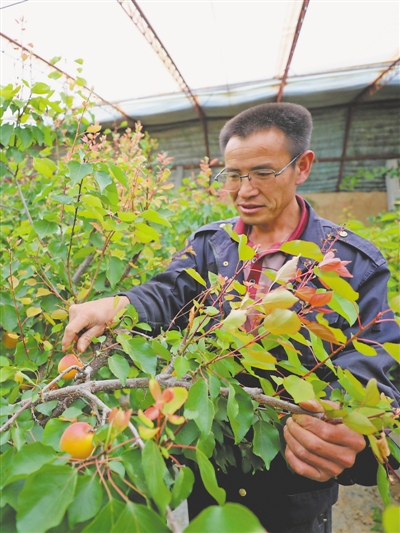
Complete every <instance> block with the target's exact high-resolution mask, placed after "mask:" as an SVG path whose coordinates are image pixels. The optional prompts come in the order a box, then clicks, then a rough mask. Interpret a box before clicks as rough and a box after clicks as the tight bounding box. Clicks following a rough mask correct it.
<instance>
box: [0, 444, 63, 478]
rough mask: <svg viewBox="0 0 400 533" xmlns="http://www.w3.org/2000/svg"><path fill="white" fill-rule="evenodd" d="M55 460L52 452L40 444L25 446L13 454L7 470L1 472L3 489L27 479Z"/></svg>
mask: <svg viewBox="0 0 400 533" xmlns="http://www.w3.org/2000/svg"><path fill="white" fill-rule="evenodd" d="M55 458H56V455H55V453H54V450H53V449H52V448H50V447H49V446H45V445H44V444H42V443H41V442H33V443H31V444H26V445H25V446H23V447H22V448H21V449H20V451H19V452H17V453H16V454H15V456H14V457H13V460H12V461H11V462H10V465H9V467H8V469H7V470H2V480H3V487H6V486H7V485H9V484H10V483H12V482H14V481H16V480H18V479H24V478H26V477H28V476H29V475H30V474H32V473H33V472H36V471H37V470H39V468H41V467H42V466H43V465H44V464H46V463H50V462H51V461H53V460H54V459H55ZM4 466H5V465H4Z"/></svg>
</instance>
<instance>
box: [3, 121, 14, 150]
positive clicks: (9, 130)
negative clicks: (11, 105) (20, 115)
mask: <svg viewBox="0 0 400 533" xmlns="http://www.w3.org/2000/svg"><path fill="white" fill-rule="evenodd" d="M13 133H14V126H13V124H2V125H1V128H0V142H1V144H2V145H3V146H7V145H8V143H9V142H10V138H11V136H12V134H13Z"/></svg>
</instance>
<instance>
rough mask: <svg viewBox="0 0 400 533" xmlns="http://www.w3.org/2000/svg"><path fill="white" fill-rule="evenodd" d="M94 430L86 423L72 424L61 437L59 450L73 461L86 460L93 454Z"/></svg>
mask: <svg viewBox="0 0 400 533" xmlns="http://www.w3.org/2000/svg"><path fill="white" fill-rule="evenodd" d="M93 435H94V429H93V428H92V426H91V425H90V424H88V423H87V422H74V423H73V424H71V425H70V426H68V427H67V429H66V430H65V431H64V433H63V434H62V436H61V440H60V448H61V450H62V451H63V452H66V453H69V455H71V456H72V457H73V458H74V459H87V458H88V457H90V456H91V455H92V453H93V450H94V449H95V446H93Z"/></svg>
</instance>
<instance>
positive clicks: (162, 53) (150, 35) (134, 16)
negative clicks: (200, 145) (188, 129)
mask: <svg viewBox="0 0 400 533" xmlns="http://www.w3.org/2000/svg"><path fill="white" fill-rule="evenodd" d="M117 2H118V3H119V5H120V6H121V7H122V9H123V10H124V11H125V13H126V14H127V15H128V17H129V18H130V19H131V20H132V22H133V23H134V24H135V26H136V27H137V28H138V30H139V31H140V33H141V34H142V35H143V36H144V37H145V39H146V40H147V42H148V43H149V44H150V45H151V47H152V48H153V50H154V51H155V52H156V54H157V55H158V57H159V58H160V59H161V61H162V62H163V63H164V65H165V66H166V67H167V69H168V71H169V72H170V74H171V75H172V77H173V78H174V80H175V81H176V82H177V84H178V85H179V87H180V88H181V90H182V91H183V92H184V93H185V94H186V96H187V97H188V99H189V101H190V102H191V104H192V106H193V108H194V110H195V111H196V113H197V115H198V117H199V119H200V123H201V125H202V128H203V135H204V144H205V149H206V156H207V157H208V158H210V146H209V140H208V127H207V117H206V114H205V113H204V111H203V109H202V107H201V106H200V104H199V102H198V101H197V98H196V96H195V95H194V94H193V93H192V91H191V89H190V87H189V86H188V84H187V83H186V81H185V80H184V78H183V76H182V74H181V73H180V72H179V69H178V67H177V66H176V64H175V62H174V60H173V59H172V57H171V56H170V55H169V53H168V51H167V49H166V48H165V46H164V45H163V43H162V42H161V40H160V38H159V37H158V35H157V33H156V32H155V30H154V29H153V27H152V26H151V24H150V22H149V21H148V20H147V18H146V16H145V14H144V13H143V11H142V10H141V9H140V7H139V5H138V3H137V2H136V1H135V0H131V2H132V4H133V8H132V6H130V9H129V8H128V7H127V5H126V2H124V1H123V0H117Z"/></svg>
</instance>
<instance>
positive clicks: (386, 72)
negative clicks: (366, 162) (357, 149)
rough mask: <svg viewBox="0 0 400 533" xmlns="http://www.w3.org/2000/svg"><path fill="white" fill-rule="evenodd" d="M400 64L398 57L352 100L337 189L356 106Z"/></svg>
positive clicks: (377, 87)
mask: <svg viewBox="0 0 400 533" xmlns="http://www.w3.org/2000/svg"><path fill="white" fill-rule="evenodd" d="M399 65H400V58H399V59H397V60H396V61H395V62H394V63H392V64H391V65H390V66H389V67H388V68H387V69H386V70H384V71H383V72H382V73H381V74H380V75H379V76H378V77H377V78H376V80H374V81H373V82H372V83H370V84H369V85H368V86H367V87H366V88H365V89H363V90H362V91H361V92H360V93H359V94H357V95H356V96H355V97H354V98H353V100H352V101H351V102H350V106H349V109H348V112H347V117H346V126H345V130H344V138H343V148H342V156H341V158H340V169H339V176H338V181H337V185H336V190H337V191H340V185H341V183H342V181H343V174H344V165H345V163H346V161H347V157H346V156H347V146H348V144H349V137H350V128H351V123H352V122H353V117H354V112H355V107H356V106H357V105H358V104H360V103H362V102H365V101H366V100H368V98H370V97H371V96H372V95H374V94H375V93H377V92H378V91H379V90H380V89H382V87H384V86H385V85H387V84H388V83H389V81H390V80H391V79H392V78H393V77H394V76H395V75H396V69H397V68H398V66H399Z"/></svg>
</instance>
